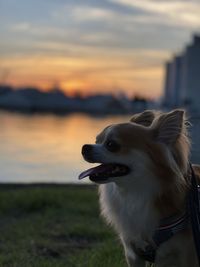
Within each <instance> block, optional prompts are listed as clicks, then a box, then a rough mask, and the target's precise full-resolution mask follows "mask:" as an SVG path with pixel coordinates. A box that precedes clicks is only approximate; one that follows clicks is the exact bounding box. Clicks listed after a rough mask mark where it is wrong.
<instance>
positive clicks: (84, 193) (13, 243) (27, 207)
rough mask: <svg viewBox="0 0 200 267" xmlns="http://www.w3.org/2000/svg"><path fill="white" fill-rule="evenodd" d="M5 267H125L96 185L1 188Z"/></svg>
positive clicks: (0, 248)
mask: <svg viewBox="0 0 200 267" xmlns="http://www.w3.org/2000/svg"><path fill="white" fill-rule="evenodd" d="M0 266H2V267H30V266H31V267H66V266H67V267H111V266H112V267H126V266H127V265H126V263H125V260H124V255H123V251H122V248H121V245H120V243H119V241H118V239H117V237H116V235H115V234H114V233H113V232H112V230H111V229H110V228H109V227H107V226H106V225H105V223H104V222H103V220H102V219H101V218H100V216H99V206H98V196H97V188H96V187H93V186H70V185H69V186H53V185H33V186H14V185H10V186H9V185H4V186H0Z"/></svg>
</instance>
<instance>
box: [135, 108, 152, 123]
mask: <svg viewBox="0 0 200 267" xmlns="http://www.w3.org/2000/svg"><path fill="white" fill-rule="evenodd" d="M154 118H155V112H154V111H152V110H145V111H144V112H142V113H138V114H135V115H133V117H132V118H131V119H130V122H134V123H138V124H141V125H143V126H150V125H151V124H152V122H153V120H154Z"/></svg>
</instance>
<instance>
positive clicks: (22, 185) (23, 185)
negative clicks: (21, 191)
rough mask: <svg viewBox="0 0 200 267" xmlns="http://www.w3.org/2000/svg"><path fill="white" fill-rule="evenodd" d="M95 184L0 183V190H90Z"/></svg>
mask: <svg viewBox="0 0 200 267" xmlns="http://www.w3.org/2000/svg"><path fill="white" fill-rule="evenodd" d="M96 186H97V185H95V184H85V183H83V184H76V183H1V182H0V190H2V189H17V188H34V187H40V188H42V187H44V188H46V187H50V188H51V187H53V188H56V187H57V188H60V187H67V188H70V187H71V188H74V187H76V188H91V187H96Z"/></svg>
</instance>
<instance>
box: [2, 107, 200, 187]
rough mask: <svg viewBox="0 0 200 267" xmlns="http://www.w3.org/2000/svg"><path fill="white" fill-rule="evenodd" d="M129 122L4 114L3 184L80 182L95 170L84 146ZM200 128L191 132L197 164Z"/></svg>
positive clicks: (76, 116)
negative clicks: (113, 125)
mask: <svg viewBox="0 0 200 267" xmlns="http://www.w3.org/2000/svg"><path fill="white" fill-rule="evenodd" d="M127 120H128V118H127V117H107V118H94V117H90V116H87V115H80V114H72V115H68V116H63V117H62V116H55V115H21V114H15V113H7V112H0V182H27V183H29V182H58V183H59V182H65V183H68V182H70V183H71V182H72V183H77V182H78V178H77V177H78V174H79V173H80V172H81V171H82V170H85V169H87V168H89V167H91V166H90V165H89V164H87V163H85V162H84V161H83V159H82V157H81V154H80V150H81V147H82V145H83V144H85V143H93V142H94V141H95V136H96V134H97V133H98V132H99V131H101V129H103V128H104V127H105V126H107V125H108V124H111V123H115V122H121V121H127ZM199 126H200V124H199V120H195V121H194V122H193V128H192V129H193V130H192V133H191V135H192V137H193V153H192V159H193V161H194V162H200V138H199V133H200V127H199ZM87 181H88V180H87V179H86V180H85V182H87ZM81 183H83V182H81Z"/></svg>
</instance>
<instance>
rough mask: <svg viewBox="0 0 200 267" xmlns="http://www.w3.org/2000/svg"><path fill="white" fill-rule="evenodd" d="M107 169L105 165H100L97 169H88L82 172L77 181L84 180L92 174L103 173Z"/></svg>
mask: <svg viewBox="0 0 200 267" xmlns="http://www.w3.org/2000/svg"><path fill="white" fill-rule="evenodd" d="M107 167H108V166H107V165H104V164H102V165H99V166H97V167H93V168H90V169H88V170H86V171H84V172H82V173H81V174H80V175H79V177H78V179H79V180H81V179H83V178H85V177H87V176H90V175H91V174H93V173H98V172H103V171H105V170H106V169H107Z"/></svg>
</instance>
